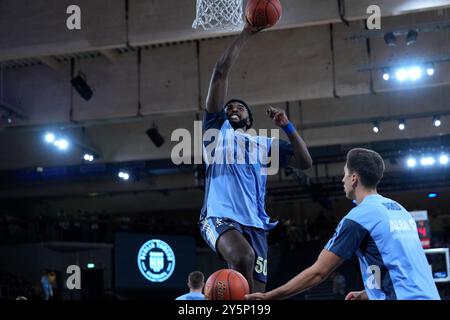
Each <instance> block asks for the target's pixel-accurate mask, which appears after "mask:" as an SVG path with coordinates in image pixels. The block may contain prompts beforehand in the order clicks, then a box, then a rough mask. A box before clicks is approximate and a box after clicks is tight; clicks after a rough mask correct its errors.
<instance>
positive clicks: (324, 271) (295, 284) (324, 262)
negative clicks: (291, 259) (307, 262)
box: [246, 249, 344, 300]
mask: <svg viewBox="0 0 450 320" xmlns="http://www.w3.org/2000/svg"><path fill="white" fill-rule="evenodd" d="M343 261H344V259H342V258H341V257H339V256H337V255H335V254H334V253H333V252H331V251H328V250H326V249H324V250H322V252H321V253H320V255H319V258H318V259H317V261H316V262H315V263H314V264H313V265H312V266H311V267H309V268H308V269H306V270H304V271H303V272H301V273H300V274H298V275H297V276H295V277H294V278H292V279H291V280H290V281H289V282H287V283H286V284H284V285H283V286H281V287H278V288H276V289H274V290H272V291H269V292H266V293H259V292H258V293H253V294H249V295H246V298H247V299H249V300H279V299H286V298H289V297H291V296H294V295H296V294H299V293H301V292H303V291H305V290H308V289H310V288H313V287H315V286H317V285H318V284H320V283H321V282H323V281H324V280H325V279H327V278H328V276H329V275H330V274H331V273H332V272H333V271H334V270H335V269H336V268H337V267H339V266H340V265H341V263H342V262H343Z"/></svg>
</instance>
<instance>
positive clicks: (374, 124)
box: [372, 121, 380, 133]
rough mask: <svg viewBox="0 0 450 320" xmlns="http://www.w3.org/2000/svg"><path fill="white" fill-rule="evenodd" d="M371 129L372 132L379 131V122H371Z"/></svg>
mask: <svg viewBox="0 0 450 320" xmlns="http://www.w3.org/2000/svg"><path fill="white" fill-rule="evenodd" d="M372 130H373V132H375V133H378V132H380V126H379V124H378V122H377V121H375V122H374V123H373V128H372Z"/></svg>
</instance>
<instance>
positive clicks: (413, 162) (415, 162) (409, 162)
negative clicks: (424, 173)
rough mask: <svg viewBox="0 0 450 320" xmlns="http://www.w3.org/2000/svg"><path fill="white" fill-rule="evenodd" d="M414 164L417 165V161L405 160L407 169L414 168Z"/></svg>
mask: <svg viewBox="0 0 450 320" xmlns="http://www.w3.org/2000/svg"><path fill="white" fill-rule="evenodd" d="M416 164H417V161H416V159H414V158H408V160H406V165H407V166H408V167H409V168H414V167H415V166H416Z"/></svg>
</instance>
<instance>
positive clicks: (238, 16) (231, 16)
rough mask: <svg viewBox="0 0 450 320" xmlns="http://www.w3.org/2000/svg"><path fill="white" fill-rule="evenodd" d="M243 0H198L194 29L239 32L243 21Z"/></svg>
mask: <svg viewBox="0 0 450 320" xmlns="http://www.w3.org/2000/svg"><path fill="white" fill-rule="evenodd" d="M242 1H243V0H197V17H196V19H195V20H194V23H193V24H192V28H194V29H197V28H199V27H202V28H203V29H204V30H218V29H224V30H230V31H231V30H239V29H241V28H242V26H243V24H244V22H243V20H242V16H243V14H242Z"/></svg>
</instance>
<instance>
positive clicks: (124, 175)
mask: <svg viewBox="0 0 450 320" xmlns="http://www.w3.org/2000/svg"><path fill="white" fill-rule="evenodd" d="M118 176H119V178H120V179H123V180H125V181H126V180H128V179H130V174H129V173H128V172H126V171H120V172H119V174H118Z"/></svg>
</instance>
